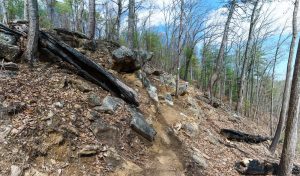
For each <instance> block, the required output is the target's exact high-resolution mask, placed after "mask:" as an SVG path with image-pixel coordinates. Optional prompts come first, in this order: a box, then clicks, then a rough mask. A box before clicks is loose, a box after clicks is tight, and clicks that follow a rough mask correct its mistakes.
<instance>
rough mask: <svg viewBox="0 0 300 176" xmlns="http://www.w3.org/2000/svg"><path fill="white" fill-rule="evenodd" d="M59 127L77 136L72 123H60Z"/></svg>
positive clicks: (77, 133)
mask: <svg viewBox="0 0 300 176" xmlns="http://www.w3.org/2000/svg"><path fill="white" fill-rule="evenodd" d="M61 128H62V129H64V130H65V131H67V132H69V133H71V134H74V135H75V136H79V131H78V130H77V129H76V128H75V127H74V126H72V125H62V126H61Z"/></svg>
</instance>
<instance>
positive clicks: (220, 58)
mask: <svg viewBox="0 0 300 176" xmlns="http://www.w3.org/2000/svg"><path fill="white" fill-rule="evenodd" d="M235 8H236V0H232V1H231V2H230V3H229V13H228V16H227V21H226V23H225V28H224V32H223V38H222V42H221V45H220V49H219V53H218V57H217V59H216V64H215V68H214V72H213V74H212V76H211V78H210V83H209V85H208V93H209V97H210V99H211V98H212V91H213V87H214V85H215V83H216V81H217V80H218V79H219V77H220V73H221V72H220V71H221V68H222V67H223V65H222V63H223V60H224V56H225V47H226V44H227V40H228V33H229V25H230V22H231V19H232V16H233V13H234V10H235Z"/></svg>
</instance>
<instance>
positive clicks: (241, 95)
mask: <svg viewBox="0 0 300 176" xmlns="http://www.w3.org/2000/svg"><path fill="white" fill-rule="evenodd" d="M259 1H260V0H256V1H255V4H254V7H253V10H252V14H251V20H250V29H249V33H248V40H247V44H246V49H245V53H244V61H243V65H242V70H241V78H240V82H239V91H238V101H237V105H236V110H237V113H238V114H240V113H241V111H242V107H243V102H244V89H245V82H246V70H247V67H248V66H247V65H248V53H249V49H250V44H251V41H252V38H253V30H254V26H255V23H256V19H257V18H255V15H256V9H257V7H258V3H259Z"/></svg>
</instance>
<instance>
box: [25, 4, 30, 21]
mask: <svg viewBox="0 0 300 176" xmlns="http://www.w3.org/2000/svg"><path fill="white" fill-rule="evenodd" d="M28 19H29V16H28V0H24V20H25V21H28Z"/></svg>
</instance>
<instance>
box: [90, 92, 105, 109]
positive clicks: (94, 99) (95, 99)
mask: <svg viewBox="0 0 300 176" xmlns="http://www.w3.org/2000/svg"><path fill="white" fill-rule="evenodd" d="M88 103H89V104H90V105H91V106H93V107H95V106H101V104H102V103H101V99H100V97H99V96H97V95H96V94H94V93H92V94H90V95H89V96H88Z"/></svg>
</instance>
